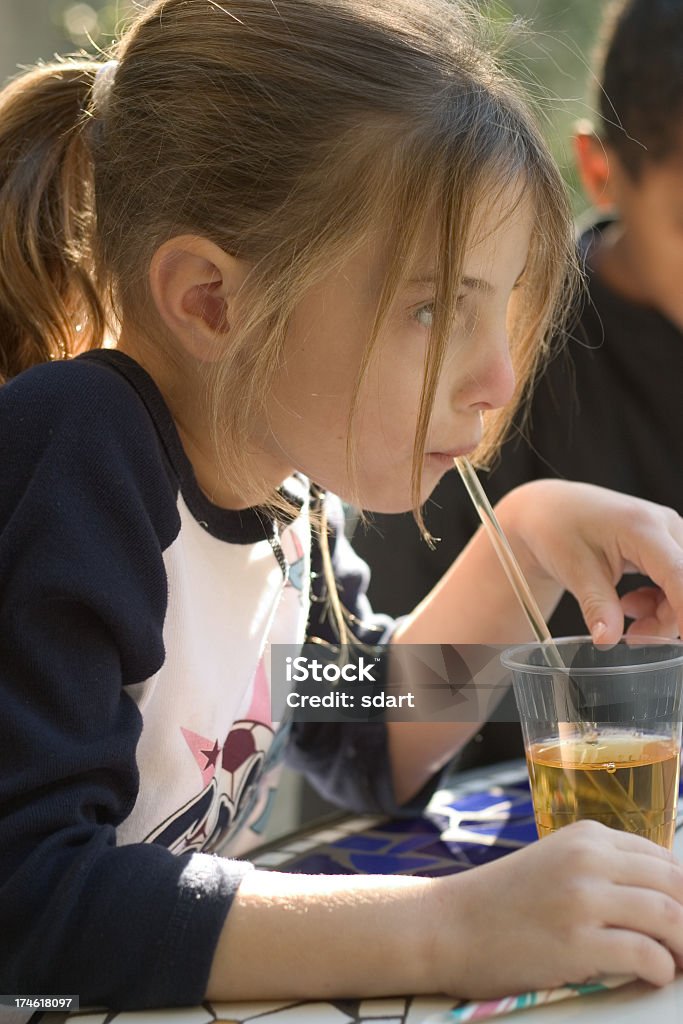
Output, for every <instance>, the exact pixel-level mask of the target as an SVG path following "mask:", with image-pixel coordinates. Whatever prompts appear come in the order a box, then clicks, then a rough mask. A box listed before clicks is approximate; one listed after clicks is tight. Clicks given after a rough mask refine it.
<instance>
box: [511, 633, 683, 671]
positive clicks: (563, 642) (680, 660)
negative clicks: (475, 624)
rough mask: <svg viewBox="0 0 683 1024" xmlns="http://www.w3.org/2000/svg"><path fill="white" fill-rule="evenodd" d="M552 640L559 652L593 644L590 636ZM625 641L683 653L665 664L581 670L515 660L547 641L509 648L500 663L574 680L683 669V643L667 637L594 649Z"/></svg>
mask: <svg viewBox="0 0 683 1024" xmlns="http://www.w3.org/2000/svg"><path fill="white" fill-rule="evenodd" d="M552 639H553V644H554V645H555V647H558V648H560V649H561V648H562V647H566V646H568V645H569V644H576V643H590V644H592V643H593V638H592V637H590V636H562V637H557V638H555V637H553V638H552ZM623 640H633V641H634V645H635V643H642V644H644V645H646V646H653V645H657V644H660V645H664V644H666V645H668V646H671V647H678V648H679V649H680V652H681V653H680V654H679V655H676V656H675V657H673V658H669V659H667V660H666V661H652V662H646V663H644V664H640V665H623V666H615V665H598V666H596V667H594V668H591V667H590V666H583V665H580V666H578V668H574V667H571V668H570V667H569V666H564V668H556V667H555V666H554V665H530V664H529V663H528V662H522V661H517V660H515V658H516V657H519V656H521V653H522V652H526V651H530V650H537V649H538V648H542V647H543V645H544V644H546V643H547V641H544V640H533V641H528V642H527V643H525V644H517V645H516V646H514V647H508V648H507V650H505V651H503V653H502V654H501V656H500V661H501V664H502V665H503V666H504V667H505V668H509V669H512V670H518V671H522V672H527V673H528V674H529V675H537V676H540V675H544V676H545V675H548V673H551V674H553V675H557V674H559V675H562V674H567V675H569V674H571V675H572V676H600V675H608V674H613V673H614V670H615V668H618V670H619V673H620V675H629V674H631V673H633V672H643V671H648V670H651V669H661V668H664V667H666V668H675V667H676V666H678V665H683V640H681V639H675V640H674V639H672V638H670V637H665V636H639V637H626V636H620V637H619V640H618V641H617V643H616V644H602V645H601V644H595V645H594V646H597V647H600V646H604V647H609V648H612V647H616V646H617V644H619V643H621V642H622V641H623Z"/></svg>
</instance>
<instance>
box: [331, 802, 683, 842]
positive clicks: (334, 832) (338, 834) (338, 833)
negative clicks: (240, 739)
mask: <svg viewBox="0 0 683 1024" xmlns="http://www.w3.org/2000/svg"><path fill="white" fill-rule="evenodd" d="M681 814H682V815H683V808H681ZM345 835H347V833H346V832H344V831H342V829H340V828H328V829H325V831H324V832H316V834H315V841H316V843H333V842H334V841H335V839H341V838H342V836H345Z"/></svg>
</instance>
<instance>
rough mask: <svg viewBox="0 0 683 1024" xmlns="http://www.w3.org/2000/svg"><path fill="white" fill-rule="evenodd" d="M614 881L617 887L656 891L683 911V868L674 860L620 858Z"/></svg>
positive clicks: (637, 855)
mask: <svg viewBox="0 0 683 1024" xmlns="http://www.w3.org/2000/svg"><path fill="white" fill-rule="evenodd" d="M645 841H646V842H647V840H645ZM653 845H654V844H653ZM658 849H661V847H658ZM613 879H614V882H615V883H616V884H617V885H626V886H632V887H633V888H636V889H654V890H656V891H657V892H660V893H663V894H664V895H665V896H670V897H671V899H673V900H676V901H677V902H678V903H680V904H681V908H682V909H683V867H681V865H680V864H678V863H677V862H676V861H674V860H664V859H660V858H658V857H650V856H648V855H647V854H645V853H631V854H630V855H629V856H628V857H620V858H619V860H618V862H617V864H616V865H615V870H614V874H613ZM682 939H683V936H682Z"/></svg>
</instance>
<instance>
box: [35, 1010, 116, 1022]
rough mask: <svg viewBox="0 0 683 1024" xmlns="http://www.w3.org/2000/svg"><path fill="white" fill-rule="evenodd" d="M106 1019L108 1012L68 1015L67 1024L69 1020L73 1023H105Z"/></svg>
mask: <svg viewBox="0 0 683 1024" xmlns="http://www.w3.org/2000/svg"><path fill="white" fill-rule="evenodd" d="M47 1019H49V1018H46V1020H47ZM106 1019H107V1014H106V1013H84V1014H83V1015H82V1016H81V1015H79V1016H78V1017H67V1019H66V1022H65V1024H67V1022H71V1024H104V1022H105V1020H106Z"/></svg>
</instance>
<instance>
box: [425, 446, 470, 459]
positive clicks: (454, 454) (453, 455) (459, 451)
mask: <svg viewBox="0 0 683 1024" xmlns="http://www.w3.org/2000/svg"><path fill="white" fill-rule="evenodd" d="M478 443H479V442H478V441H477V442H475V443H474V444H469V445H463V447H462V448H452V449H451V450H450V451H445V452H427V455H429V456H434V457H435V458H439V459H450V460H451V462H452V461H453V459H458V458H460V456H462V455H469V454H470V453H471V452H473V451H474V449H475V448H476V447H477V445H478Z"/></svg>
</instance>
